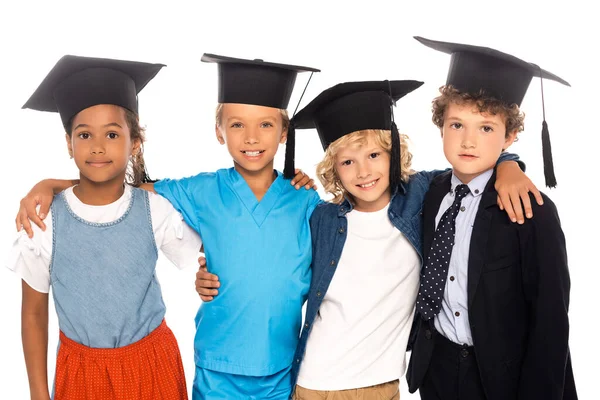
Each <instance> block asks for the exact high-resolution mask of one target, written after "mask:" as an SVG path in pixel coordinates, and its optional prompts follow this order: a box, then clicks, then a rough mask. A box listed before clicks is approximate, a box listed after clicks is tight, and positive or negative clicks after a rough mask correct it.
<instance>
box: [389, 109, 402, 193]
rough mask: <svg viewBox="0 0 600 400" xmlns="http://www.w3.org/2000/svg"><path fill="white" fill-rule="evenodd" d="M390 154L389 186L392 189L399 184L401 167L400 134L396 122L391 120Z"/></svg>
mask: <svg viewBox="0 0 600 400" xmlns="http://www.w3.org/2000/svg"><path fill="white" fill-rule="evenodd" d="M391 134H392V154H391V157H390V187H391V188H392V189H393V188H395V187H396V186H398V185H400V177H401V173H402V170H401V167H400V134H399V133H398V127H397V126H396V123H395V122H394V121H392V129H391Z"/></svg>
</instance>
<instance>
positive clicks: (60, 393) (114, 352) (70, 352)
mask: <svg viewBox="0 0 600 400" xmlns="http://www.w3.org/2000/svg"><path fill="white" fill-rule="evenodd" d="M54 390H55V394H54V399H55V400H123V399H126V400H187V398H188V397H187V389H186V384H185V375H184V372H183V363H182V361H181V354H180V353H179V346H178V345H177V340H176V339H175V335H173V332H172V331H171V329H169V327H168V326H167V324H166V322H165V321H164V320H163V322H162V323H161V325H160V326H159V327H158V328H156V329H155V330H154V331H152V333H150V334H149V335H148V336H146V337H145V338H143V339H141V340H139V341H137V342H135V343H133V344H130V345H129V346H125V347H120V348H116V349H96V348H90V347H87V346H83V345H81V344H79V343H76V342H74V341H73V340H71V339H69V338H67V337H66V336H65V335H64V334H63V333H62V332H61V333H60V347H59V351H58V357H57V360H56V378H55V389H54Z"/></svg>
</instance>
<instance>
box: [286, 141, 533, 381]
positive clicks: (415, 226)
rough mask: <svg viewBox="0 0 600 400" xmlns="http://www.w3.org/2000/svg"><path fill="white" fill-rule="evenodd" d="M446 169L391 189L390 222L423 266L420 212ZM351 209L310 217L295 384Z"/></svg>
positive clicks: (327, 207)
mask: <svg viewBox="0 0 600 400" xmlns="http://www.w3.org/2000/svg"><path fill="white" fill-rule="evenodd" d="M503 161H517V162H519V165H520V166H521V169H523V170H525V165H524V164H523V163H522V162H520V161H519V157H518V156H517V155H516V154H512V153H506V152H503V153H502V154H501V155H500V158H499V159H498V164H499V163H500V162H503ZM445 171H448V170H445ZM445 171H441V170H434V171H422V172H417V173H415V174H413V175H411V176H410V178H409V181H408V183H401V184H400V185H399V186H398V187H397V188H395V189H394V190H393V192H392V197H391V200H390V207H389V209H388V216H389V218H390V222H391V223H392V225H394V226H395V227H396V228H397V229H398V230H400V232H402V233H403V234H404V236H405V237H406V239H408V241H409V242H410V243H411V244H412V246H413V247H414V249H415V251H416V252H417V254H418V255H419V258H420V259H421V266H422V265H423V248H422V247H423V235H422V233H423V218H422V217H423V216H422V212H421V209H422V207H423V200H424V199H425V194H426V193H427V190H429V184H430V183H431V181H432V180H433V178H435V177H436V176H438V175H439V174H442V173H444V172H445ZM352 208H353V207H352V203H350V202H349V201H348V199H346V200H344V202H342V203H341V204H333V203H321V204H320V205H318V206H317V208H316V209H315V210H314V212H313V214H312V216H311V218H310V229H311V235H312V248H313V258H312V264H311V268H312V279H311V284H310V290H309V292H308V304H307V307H306V316H305V320H304V325H303V327H302V333H301V335H300V341H299V343H298V347H297V348H296V353H295V355H294V362H293V365H292V383H293V385H295V384H296V381H297V379H298V372H299V370H300V364H301V363H302V359H303V358H304V352H305V350H306V344H307V342H308V336H309V335H310V331H311V327H312V324H313V322H314V320H315V318H316V317H317V314H318V312H319V307H320V306H321V302H322V301H323V297H324V296H325V293H327V289H328V288H329V284H330V283H331V280H332V279H333V275H334V274H335V271H336V268H337V263H338V261H339V259H340V257H341V255H342V250H343V249H344V243H345V242H346V237H347V227H348V221H347V219H346V214H347V213H349V212H350V211H352Z"/></svg>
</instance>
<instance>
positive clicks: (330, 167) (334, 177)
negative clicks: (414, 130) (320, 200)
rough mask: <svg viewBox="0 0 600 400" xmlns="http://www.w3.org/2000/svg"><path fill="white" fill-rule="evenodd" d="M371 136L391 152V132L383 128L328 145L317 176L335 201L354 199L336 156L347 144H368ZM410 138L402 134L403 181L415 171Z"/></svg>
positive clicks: (318, 167)
mask: <svg viewBox="0 0 600 400" xmlns="http://www.w3.org/2000/svg"><path fill="white" fill-rule="evenodd" d="M369 137H372V138H373V140H374V141H375V143H376V144H377V145H378V146H380V147H381V148H382V149H384V150H385V151H387V153H388V154H391V150H392V136H391V133H390V131H388V130H381V129H365V130H361V131H356V132H352V133H350V134H348V135H345V136H342V137H341V138H339V139H338V140H336V141H335V142H333V143H331V144H330V145H329V147H327V150H325V156H324V157H323V160H322V161H321V162H320V163H319V164H318V165H317V177H318V178H319V180H320V181H321V184H322V185H323V188H324V189H325V192H327V193H330V194H332V195H333V199H332V200H331V201H332V202H333V203H336V204H340V203H342V202H343V201H344V197H348V198H349V199H350V200H353V199H352V196H351V195H350V193H349V192H348V191H347V190H346V189H345V188H344V186H343V185H342V182H341V181H340V178H339V176H338V174H337V171H336V170H335V165H336V162H335V158H336V156H337V154H338V153H339V152H340V150H341V149H342V148H343V147H346V146H352V145H357V144H358V145H359V146H364V145H366V144H367V141H368V140H369ZM408 140H409V139H408V136H406V135H403V134H400V170H401V176H400V179H401V180H402V181H403V182H408V179H409V177H410V175H412V174H414V171H413V170H412V169H411V162H412V154H411V152H410V151H409V150H408Z"/></svg>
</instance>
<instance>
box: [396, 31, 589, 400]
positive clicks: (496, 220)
mask: <svg viewBox="0 0 600 400" xmlns="http://www.w3.org/2000/svg"><path fill="white" fill-rule="evenodd" d="M416 39H417V40H419V41H420V42H421V43H423V44H425V45H426V46H429V47H432V48H434V49H436V50H440V51H443V52H446V53H449V54H452V59H451V65H450V70H449V73H448V79H447V83H446V86H444V87H442V89H440V92H441V96H439V97H437V98H436V99H435V100H434V101H433V121H434V123H435V124H436V125H437V126H438V127H439V128H440V130H441V133H442V138H443V144H444V154H445V155H446V158H447V159H448V161H449V162H450V164H451V165H452V167H453V170H452V171H451V172H448V173H446V174H442V175H441V176H439V177H438V178H436V179H435V180H434V181H433V182H432V184H431V186H430V190H429V192H428V194H427V196H426V198H425V203H424V206H423V214H424V229H423V232H424V240H423V246H424V249H425V251H424V254H426V255H427V256H426V259H425V260H424V265H423V269H422V273H421V286H420V291H419V294H418V297H417V313H418V316H417V321H416V325H415V328H414V329H415V330H414V332H413V338H414V339H413V343H412V355H411V361H410V365H409V368H408V372H407V380H408V384H409V390H410V392H414V391H416V390H417V389H419V390H420V395H421V398H422V399H423V400H446V399H452V400H457V399H466V400H479V399H487V400H512V399H515V400H516V399H544V400H546V399H548V400H550V399H576V398H577V394H576V390H575V384H574V380H573V372H572V369H571V361H570V354H569V346H568V337H569V321H568V315H567V313H568V306H569V289H570V281H569V271H568V267H567V254H566V248H565V239H564V235H563V232H562V229H561V226H560V221H559V218H558V214H557V211H556V207H555V205H554V203H552V201H551V200H550V199H548V197H546V196H544V197H543V199H544V205H543V206H538V205H537V204H536V202H535V201H532V204H533V214H534V216H533V218H531V219H528V220H526V221H525V223H524V224H522V225H520V224H514V223H511V222H510V221H509V220H508V219H507V218H506V214H505V213H504V212H503V211H501V210H499V208H498V207H497V206H496V196H497V192H496V190H495V189H494V183H495V171H494V166H495V164H496V160H497V159H498V156H499V155H500V153H501V152H502V151H503V150H506V148H508V147H509V146H510V145H511V144H512V143H513V142H514V140H515V138H516V136H517V133H518V132H520V131H522V130H523V119H524V115H523V113H521V111H520V109H519V105H520V104H521V101H522V100H523V97H524V96H525V92H526V91H527V87H528V86H529V83H530V81H531V79H532V78H533V76H538V77H540V78H542V79H551V80H554V81H558V82H560V83H563V84H565V85H568V83H567V82H566V81H564V80H562V79H561V78H559V77H558V76H556V75H553V74H551V73H549V72H547V71H544V70H542V69H541V68H539V67H538V66H536V65H534V64H530V63H527V62H525V61H522V60H519V59H517V58H516V57H513V56H510V55H508V54H504V53H501V52H499V51H496V50H493V49H489V48H483V47H476V46H469V45H462V44H454V43H444V42H436V41H431V40H427V39H423V38H418V37H417V38H416ZM543 128H544V129H543V134H542V140H543V145H544V167H545V168H544V172H545V175H546V184H547V185H548V186H555V185H556V181H555V179H554V173H553V168H552V162H551V154H550V143H549V138H548V132H547V126H546V122H545V121H544V124H543Z"/></svg>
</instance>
